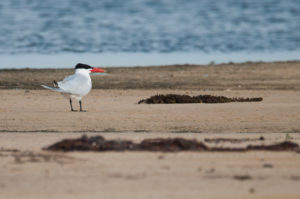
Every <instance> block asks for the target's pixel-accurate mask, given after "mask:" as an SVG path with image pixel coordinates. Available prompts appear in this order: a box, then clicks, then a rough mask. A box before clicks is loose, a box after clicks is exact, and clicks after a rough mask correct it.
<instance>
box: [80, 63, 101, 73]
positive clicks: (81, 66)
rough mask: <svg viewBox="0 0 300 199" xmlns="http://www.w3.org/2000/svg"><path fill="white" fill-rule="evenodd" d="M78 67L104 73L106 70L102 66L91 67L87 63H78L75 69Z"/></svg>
mask: <svg viewBox="0 0 300 199" xmlns="http://www.w3.org/2000/svg"><path fill="white" fill-rule="evenodd" d="M76 69H87V70H88V71H89V72H91V73H104V72H105V71H104V70H103V69H102V68H96V67H91V66H89V65H87V64H81V63H78V64H77V65H76V66H75V70H76Z"/></svg>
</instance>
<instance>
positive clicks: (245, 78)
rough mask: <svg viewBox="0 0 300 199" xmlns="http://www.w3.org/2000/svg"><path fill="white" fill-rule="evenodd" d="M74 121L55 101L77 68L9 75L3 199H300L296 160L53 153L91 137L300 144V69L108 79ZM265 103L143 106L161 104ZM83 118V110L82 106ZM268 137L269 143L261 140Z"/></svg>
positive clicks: (0, 140)
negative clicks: (164, 97) (169, 98)
mask: <svg viewBox="0 0 300 199" xmlns="http://www.w3.org/2000/svg"><path fill="white" fill-rule="evenodd" d="M106 71H107V75H104V76H100V75H99V76H93V77H92V79H93V88H94V89H93V90H92V91H91V93H90V94H89V95H88V96H87V97H85V98H84V99H83V108H84V109H85V110H87V112H70V109H69V102H68V100H67V99H65V98H64V97H63V96H61V95H60V94H59V93H55V92H51V91H48V90H44V89H42V88H41V87H40V84H47V85H51V82H52V81H53V80H54V79H56V80H60V79H62V78H63V77H64V76H66V75H69V74H72V70H70V69H44V70H42V69H22V70H0V88H1V90H0V101H1V104H0V121H1V122H0V158H1V161H0V198H20V197H22V198H74V197H78V198H79V197H80V198H99V197H102V198H183V197H185V198H299V197H300V175H299V173H300V159H299V157H300V156H299V155H300V153H297V152H268V151H255V152H177V153H166V152H67V153H63V152H49V151H45V150H43V148H44V147H47V146H49V145H51V144H53V143H54V142H57V141H60V140H62V139H64V138H77V137H80V136H81V135H82V134H84V133H85V134H87V135H89V136H92V135H102V136H104V137H105V138H114V139H129V140H132V141H134V142H139V141H141V140H143V139H145V138H157V137H160V138H161V137H163V138H167V137H182V138H188V139H197V140H199V141H203V142H205V139H207V138H216V137H218V138H236V139H244V138H249V139H250V138H251V139H252V138H253V140H251V139H250V140H249V141H242V142H239V143H233V142H221V143H206V144H208V145H210V146H224V147H233V148H235V147H239V146H246V145H248V144H272V143H277V142H282V141H285V140H289V141H292V142H294V143H297V144H300V134H299V133H300V114H299V110H300V79H299V76H300V62H274V63H243V64H233V63H232V64H221V65H214V64H211V65H206V66H196V65H178V66H160V67H132V68H106ZM169 93H174V94H187V95H191V96H195V95H200V94H201V95H203V94H210V95H217V96H227V97H262V98H263V101H262V102H243V103H225V104H202V103H201V104H138V101H139V100H141V99H145V98H148V97H150V96H152V95H156V94H169ZM74 106H75V108H76V109H78V103H77V102H74ZM260 136H263V137H264V140H263V141H261V140H256V138H259V137H260Z"/></svg>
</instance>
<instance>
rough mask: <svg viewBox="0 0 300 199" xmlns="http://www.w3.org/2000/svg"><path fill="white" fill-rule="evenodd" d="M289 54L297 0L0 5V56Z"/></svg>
mask: <svg viewBox="0 0 300 199" xmlns="http://www.w3.org/2000/svg"><path fill="white" fill-rule="evenodd" d="M296 51H300V1H299V0H98V1H97V0H45V1H42V0H1V1H0V55H11V54H13V55H18V54H34V55H39V54H52V55H53V54H54V55H55V54H57V55H60V54H66V53H92V54H93V53H96V54H97V53H149V54H151V53H202V54H213V53H225V54H226V53H229V54H230V53H260V52H261V53H265V52H268V53H272V52H275V53H278V52H285V53H288V52H296ZM299 57H300V56H299ZM282 59H284V58H282ZM233 60H234V58H233ZM0 67H1V66H0Z"/></svg>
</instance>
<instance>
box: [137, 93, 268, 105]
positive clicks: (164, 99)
mask: <svg viewBox="0 0 300 199" xmlns="http://www.w3.org/2000/svg"><path fill="white" fill-rule="evenodd" d="M262 100H263V98H262V97H255V98H241V97H239V98H235V97H234V98H229V97H225V96H213V95H197V96H189V95H178V94H166V95H161V94H158V95H154V96H151V97H150V98H147V99H142V100H140V101H139V102H138V103H139V104H142V103H145V104H183V103H229V102H261V101H262Z"/></svg>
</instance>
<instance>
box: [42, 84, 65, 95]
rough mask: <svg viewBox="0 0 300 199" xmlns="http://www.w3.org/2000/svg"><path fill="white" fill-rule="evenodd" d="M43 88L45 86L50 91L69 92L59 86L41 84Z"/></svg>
mask: <svg viewBox="0 0 300 199" xmlns="http://www.w3.org/2000/svg"><path fill="white" fill-rule="evenodd" d="M41 86H42V87H43V88H46V89H49V90H52V91H57V92H60V93H69V92H67V91H65V90H63V89H61V88H53V87H49V86H46V85H41Z"/></svg>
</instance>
